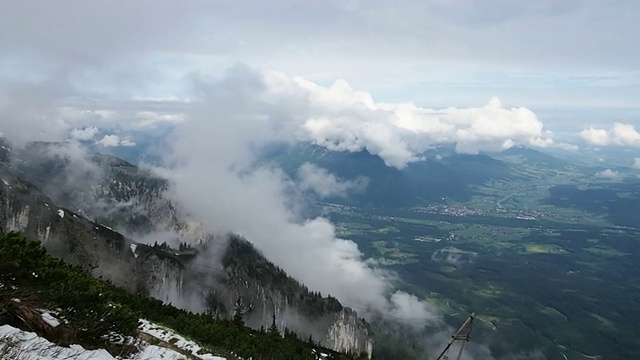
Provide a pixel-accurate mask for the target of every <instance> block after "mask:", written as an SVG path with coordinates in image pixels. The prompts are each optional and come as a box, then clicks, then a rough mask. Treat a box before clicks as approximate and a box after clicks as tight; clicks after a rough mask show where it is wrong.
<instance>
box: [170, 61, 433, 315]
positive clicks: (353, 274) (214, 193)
mask: <svg viewBox="0 0 640 360" xmlns="http://www.w3.org/2000/svg"><path fill="white" fill-rule="evenodd" d="M233 71H240V73H239V74H238V73H235V74H234V73H231V74H229V76H231V77H233V79H229V78H227V79H223V80H222V81H218V82H215V81H214V82H201V83H199V84H198V85H197V86H198V87H197V93H198V94H199V96H198V103H197V106H195V107H194V109H193V111H192V112H191V113H189V118H190V120H189V121H188V122H185V123H184V124H182V126H180V127H179V128H178V129H177V130H176V134H175V139H174V140H175V141H174V142H173V152H172V159H173V160H174V162H175V163H176V164H177V165H176V167H175V168H174V169H173V171H172V173H173V174H175V175H174V176H172V178H171V181H172V186H171V189H172V190H171V191H172V194H171V195H172V196H173V197H174V198H175V199H176V201H178V202H180V203H182V204H184V205H185V206H186V207H187V210H188V211H189V212H190V213H193V214H194V215H196V216H198V217H199V218H201V219H202V220H203V223H204V224H205V226H206V228H207V230H208V231H209V232H211V233H220V232H222V233H224V232H236V233H239V234H240V235H243V236H244V237H246V238H247V239H249V240H250V241H251V242H253V243H254V244H255V245H256V246H257V248H258V249H260V250H261V251H262V252H263V253H264V254H265V256H266V257H267V258H268V259H270V260H271V261H273V262H274V263H276V264H278V266H280V267H282V268H283V269H284V270H285V271H287V272H288V273H289V274H291V275H292V276H293V277H295V278H297V279H298V280H300V281H302V282H303V283H305V284H306V285H308V286H309V288H311V289H313V290H314V291H321V292H322V293H323V294H331V295H333V296H335V297H337V298H338V299H340V300H341V301H342V302H343V303H345V304H348V305H351V306H355V307H357V308H358V309H360V310H363V309H364V310H365V311H366V310H367V309H369V310H371V311H381V312H384V313H386V314H391V315H392V316H395V317H401V318H411V319H418V320H423V321H425V323H429V321H431V322H434V321H437V320H438V319H439V314H438V313H437V311H436V310H435V309H434V308H433V307H431V306H430V305H429V304H428V303H426V302H423V301H420V300H419V299H418V298H416V297H415V296H413V295H410V294H407V293H404V292H401V291H395V290H394V287H393V280H394V276H393V274H391V273H387V272H385V271H383V270H382V269H380V268H379V267H377V266H376V264H375V263H374V262H373V261H371V260H367V259H365V258H364V257H363V254H362V253H361V252H360V250H359V249H358V246H357V245H356V244H355V243H354V242H352V241H349V240H346V239H340V238H338V237H337V236H336V231H335V227H334V226H333V224H331V223H330V222H329V221H328V220H327V219H325V218H322V217H315V218H304V217H301V216H300V215H299V214H298V212H297V211H296V208H297V206H296V204H292V202H295V196H291V194H295V193H296V184H295V182H294V181H292V180H291V179H290V178H288V177H287V176H286V175H285V174H284V173H283V172H282V171H281V170H280V169H278V168H273V167H267V166H263V167H259V168H257V169H255V168H252V164H254V163H255V159H256V158H255V156H256V155H257V154H255V153H254V152H253V151H252V149H254V148H256V147H259V146H260V145H262V144H264V143H265V142H268V141H272V140H274V139H278V138H279V134H280V132H279V131H277V130H278V129H274V128H273V123H270V122H269V121H265V119H266V118H268V115H267V116H265V114H264V109H265V108H268V107H269V104H268V103H267V102H264V101H259V100H260V99H261V94H263V89H264V88H263V84H262V82H261V81H260V77H259V76H256V74H254V73H253V72H246V71H245V70H243V69H236V70H233ZM303 169H304V168H303ZM306 169H307V170H303V172H304V171H307V172H309V173H310V174H313V175H318V174H322V175H323V176H324V175H328V178H329V179H331V176H330V174H329V173H328V172H323V171H319V170H318V168H310V167H308V166H307V167H306ZM307 175H309V174H307ZM325 180H326V179H325ZM331 181H335V182H334V183H333V185H336V184H343V183H341V182H340V181H338V180H337V179H335V178H333V179H332V180H331ZM317 185H318V184H317V183H316V184H315V185H314V186H315V187H316V188H317V187H318V186H317ZM309 186H311V185H309ZM338 186H343V185H338ZM347 187H348V186H347ZM343 189H346V188H345V187H344V186H343ZM325 190H326V189H325ZM326 191H328V190H326Z"/></svg>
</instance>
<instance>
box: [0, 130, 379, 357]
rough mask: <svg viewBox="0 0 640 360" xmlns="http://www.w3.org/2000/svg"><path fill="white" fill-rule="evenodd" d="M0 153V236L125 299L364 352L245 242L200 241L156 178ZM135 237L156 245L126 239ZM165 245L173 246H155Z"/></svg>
mask: <svg viewBox="0 0 640 360" xmlns="http://www.w3.org/2000/svg"><path fill="white" fill-rule="evenodd" d="M3 146H4V148H3V150H4V151H3V152H2V153H0V159H1V162H0V177H1V178H2V184H0V209H1V212H0V227H1V228H2V230H5V231H11V230H17V231H22V232H24V233H26V234H27V235H28V236H31V237H34V238H38V239H40V240H41V241H42V242H43V243H44V244H45V246H46V247H47V249H48V250H49V251H50V252H51V253H52V254H54V255H55V256H58V257H60V258H63V259H64V260H65V261H68V262H71V263H74V264H77V265H81V266H83V267H85V268H87V269H89V270H91V271H92V273H93V274H94V275H96V276H103V277H105V278H108V279H110V280H112V281H113V282H114V283H115V284H117V285H119V286H122V287H124V288H126V289H128V290H130V291H136V292H142V293H146V294H149V295H152V296H154V297H156V298H159V299H161V300H163V301H165V302H170V303H173V304H174V305H177V306H180V307H184V308H187V309H189V310H194V311H200V312H205V311H206V312H210V313H211V314H212V315H213V316H220V317H228V318H230V317H232V316H233V315H234V314H236V312H241V313H242V315H243V319H244V321H245V323H246V324H247V325H249V326H252V327H254V328H260V327H265V328H267V327H268V326H269V325H270V324H271V322H272V321H273V315H275V316H276V319H277V320H276V321H277V324H278V327H279V328H280V329H285V328H288V329H290V330H293V331H295V332H296V333H297V334H298V336H300V337H304V338H308V337H312V338H313V339H314V341H318V342H320V343H321V344H322V345H324V346H327V347H330V348H333V349H335V350H340V351H350V352H354V353H359V352H362V351H366V352H367V353H368V354H371V353H372V346H373V344H372V340H371V339H372V335H371V334H370V330H369V328H368V325H367V324H366V323H365V322H364V321H363V320H361V319H360V318H358V316H357V314H356V313H355V312H354V311H353V310H350V309H348V308H345V307H343V306H342V305H340V303H339V302H338V301H337V300H336V299H333V298H327V297H322V296H320V294H317V293H313V292H310V291H309V290H308V289H307V288H306V287H305V286H303V285H302V284H300V283H299V282H297V281H296V280H294V279H292V278H290V277H289V276H287V274H286V273H284V271H282V270H281V269H279V268H277V267H276V266H274V265H273V264H271V263H270V262H269V261H268V260H267V259H265V258H264V257H263V256H262V255H261V254H260V253H259V252H258V251H257V250H256V249H255V248H253V246H251V244H249V243H248V242H247V241H246V240H244V239H241V238H239V237H236V236H230V237H229V236H212V235H209V234H207V233H205V232H204V231H203V229H202V226H200V225H199V224H198V223H197V222H196V221H190V220H188V216H186V215H185V214H184V213H181V212H180V210H179V207H178V206H177V205H176V204H173V203H172V202H171V201H169V200H167V199H166V198H165V197H164V195H163V194H164V192H165V190H166V189H167V188H168V186H169V184H168V183H167V181H166V180H164V179H162V178H159V177H157V176H155V175H153V174H152V173H151V172H149V171H145V170H140V169H138V168H137V167H135V166H133V165H131V164H130V163H127V162H126V161H123V160H120V159H117V158H113V157H108V156H103V155H91V156H89V155H87V154H85V153H83V152H82V151H81V149H77V148H74V147H73V146H72V145H71V144H60V143H55V144H50V143H36V144H32V145H31V146H29V147H27V148H26V149H25V150H23V151H20V152H17V151H16V152H15V153H13V152H11V150H10V149H9V147H8V146H6V144H4V145H3ZM41 190H42V191H41ZM58 206H61V207H58ZM107 226H110V227H112V228H114V229H116V230H120V231H122V232H124V233H126V234H127V237H125V236H123V235H122V234H121V233H120V232H117V231H115V230H112V229H111V228H110V227H107ZM141 238H144V239H145V240H146V241H147V242H148V243H149V244H150V243H151V242H154V241H155V242H158V243H159V244H158V245H157V246H148V245H144V244H141V243H138V242H136V241H135V239H141ZM167 240H169V241H170V243H172V244H178V243H181V244H183V245H182V246H181V247H180V248H171V247H169V246H166V245H162V243H163V242H164V241H167Z"/></svg>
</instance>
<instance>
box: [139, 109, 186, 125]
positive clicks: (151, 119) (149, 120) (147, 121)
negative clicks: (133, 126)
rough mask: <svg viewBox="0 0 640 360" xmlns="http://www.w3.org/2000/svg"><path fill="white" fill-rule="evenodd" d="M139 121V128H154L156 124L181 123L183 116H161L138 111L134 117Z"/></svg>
mask: <svg viewBox="0 0 640 360" xmlns="http://www.w3.org/2000/svg"><path fill="white" fill-rule="evenodd" d="M134 117H135V118H136V119H137V120H139V123H138V125H139V126H140V127H148V126H154V125H156V124H157V123H163V122H165V123H173V124H177V123H181V122H183V121H184V120H185V118H184V115H183V114H176V113H173V114H163V113H157V112H154V111H139V112H137V113H136V114H135V116H134Z"/></svg>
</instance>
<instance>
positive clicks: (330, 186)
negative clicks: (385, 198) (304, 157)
mask: <svg viewBox="0 0 640 360" xmlns="http://www.w3.org/2000/svg"><path fill="white" fill-rule="evenodd" d="M367 184H368V180H367V179H366V178H364V177H360V178H357V179H356V180H353V181H351V180H342V179H339V178H338V177H336V176H335V175H334V174H331V173H330V172H329V171H327V170H326V169H323V168H321V167H318V166H316V165H314V164H311V163H305V164H303V165H302V166H300V168H299V169H298V186H299V187H300V189H302V190H305V191H307V190H311V191H313V192H315V193H316V194H317V195H318V196H320V197H321V198H326V197H332V196H339V197H346V196H348V194H349V193H350V192H362V191H364V189H365V188H366V186H367Z"/></svg>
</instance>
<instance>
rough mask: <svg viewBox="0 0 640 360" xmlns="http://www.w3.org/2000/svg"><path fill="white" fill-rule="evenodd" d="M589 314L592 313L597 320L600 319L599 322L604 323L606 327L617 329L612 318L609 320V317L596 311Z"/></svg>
mask: <svg viewBox="0 0 640 360" xmlns="http://www.w3.org/2000/svg"><path fill="white" fill-rule="evenodd" d="M589 315H591V316H592V317H594V318H595V319H596V320H598V322H599V323H600V324H602V325H603V326H604V327H606V328H609V329H615V328H616V326H615V325H614V323H613V321H611V320H609V319H607V318H605V317H603V316H601V315H598V314H595V313H589Z"/></svg>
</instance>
